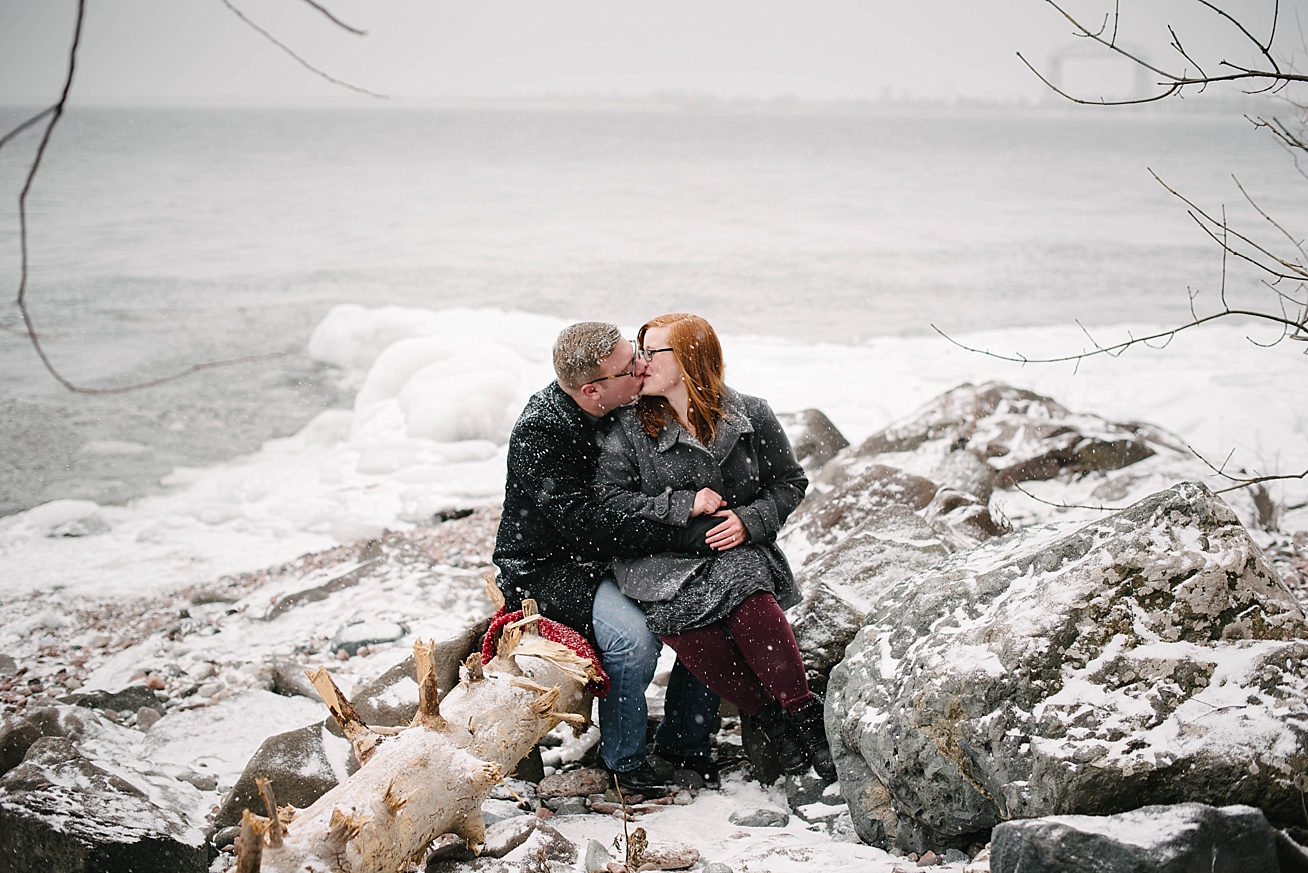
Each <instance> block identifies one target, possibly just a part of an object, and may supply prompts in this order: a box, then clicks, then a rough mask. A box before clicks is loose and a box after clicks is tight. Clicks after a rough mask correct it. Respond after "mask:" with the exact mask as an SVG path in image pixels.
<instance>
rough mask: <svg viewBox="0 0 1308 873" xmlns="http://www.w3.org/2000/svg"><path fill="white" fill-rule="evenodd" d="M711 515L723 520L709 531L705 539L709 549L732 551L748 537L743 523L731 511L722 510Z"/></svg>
mask: <svg viewBox="0 0 1308 873" xmlns="http://www.w3.org/2000/svg"><path fill="white" fill-rule="evenodd" d="M713 515H715V516H717V517H718V518H722V519H725V520H724V521H723V522H722V524H720V525H718V526H717V527H715V528H713V529H712V530H710V531H709V532H708V536H707V537H705V539H704V541H705V542H706V543H708V545H709V548H711V549H714V550H716V551H719V552H725V551H726V550H727V549H734V548H735V547H736V546H738V545H740V544H741V543H743V542H744V541H745V540H746V539H747V538H748V537H749V534H748V532H746V530H745V523H744V522H742V521H741V520H740V516H738V515H736V513H735V512H733V511H732V510H730V509H723V510H720V511H719V512H715V513H713Z"/></svg>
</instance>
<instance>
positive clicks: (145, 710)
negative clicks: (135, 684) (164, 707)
mask: <svg viewBox="0 0 1308 873" xmlns="http://www.w3.org/2000/svg"><path fill="white" fill-rule="evenodd" d="M162 717H163V716H161V715H159V710H157V709H154V708H153V707H149V706H142V707H141V708H140V709H138V710H137V711H136V726H137V727H138V728H140V729H141V730H143V731H148V730H149V729H150V728H152V727H154V723H155V722H157V721H158V720H159V719H160V718H162Z"/></svg>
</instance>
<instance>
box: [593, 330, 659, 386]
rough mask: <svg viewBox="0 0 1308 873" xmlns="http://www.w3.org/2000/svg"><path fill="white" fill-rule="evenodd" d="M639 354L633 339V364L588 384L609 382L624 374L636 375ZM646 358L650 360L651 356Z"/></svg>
mask: <svg viewBox="0 0 1308 873" xmlns="http://www.w3.org/2000/svg"><path fill="white" fill-rule="evenodd" d="M610 354H612V352H610ZM638 354H639V352H638V351H637V350H636V341H635V340H631V364H630V366H628V367H627V369H625V370H623V371H622V372H621V373H614V374H613V375H612V376H600V377H599V378H598V379H591V380H590V381H589V382H587V383H586V384H587V385H594V384H595V383H596V382H607V381H608V380H610V379H621V378H622V377H623V376H634V375H636V355H638ZM645 360H647V361H648V360H649V358H646V359H645Z"/></svg>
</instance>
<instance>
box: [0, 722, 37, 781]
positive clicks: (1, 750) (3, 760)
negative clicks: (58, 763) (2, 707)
mask: <svg viewBox="0 0 1308 873" xmlns="http://www.w3.org/2000/svg"><path fill="white" fill-rule="evenodd" d="M41 736H42V734H41V729H40V728H39V727H37V726H36V725H34V724H32V722H30V721H28V720H27V719H26V718H23V717H22V716H18V715H11V716H7V717H6V718H5V719H4V721H0V776H3V775H4V774H6V773H8V772H9V771H10V770H12V769H14V768H15V767H17V766H18V765H19V764H21V763H22V762H23V756H25V755H26V754H27V750H28V749H30V748H31V747H32V743H34V742H36V741H37V740H39V739H41Z"/></svg>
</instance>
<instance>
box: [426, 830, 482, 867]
mask: <svg viewBox="0 0 1308 873" xmlns="http://www.w3.org/2000/svg"><path fill="white" fill-rule="evenodd" d="M475 857H477V855H476V853H474V852H473V851H472V849H469V848H468V841H467V840H465V839H464V838H463V837H461V836H459V835H458V834H441V835H440V836H439V837H437V838H436V839H434V840H432V844H431V848H430V849H428V850H427V863H428V864H435V863H438V862H442V861H471V860H472V859H473V858H475Z"/></svg>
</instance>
